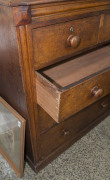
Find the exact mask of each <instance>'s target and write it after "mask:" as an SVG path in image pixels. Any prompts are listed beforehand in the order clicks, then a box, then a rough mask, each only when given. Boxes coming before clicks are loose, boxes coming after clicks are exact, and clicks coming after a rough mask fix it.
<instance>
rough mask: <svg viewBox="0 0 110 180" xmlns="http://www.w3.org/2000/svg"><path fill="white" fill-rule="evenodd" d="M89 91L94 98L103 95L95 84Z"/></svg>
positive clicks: (101, 90)
mask: <svg viewBox="0 0 110 180" xmlns="http://www.w3.org/2000/svg"><path fill="white" fill-rule="evenodd" d="M91 93H92V95H93V96H94V97H95V98H99V97H100V96H102V95H103V89H101V88H98V87H97V86H96V87H94V88H93V89H92V90H91Z"/></svg>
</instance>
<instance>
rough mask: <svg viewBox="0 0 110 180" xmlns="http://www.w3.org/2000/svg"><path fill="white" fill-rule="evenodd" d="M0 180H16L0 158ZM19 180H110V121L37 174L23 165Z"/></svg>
mask: <svg viewBox="0 0 110 180" xmlns="http://www.w3.org/2000/svg"><path fill="white" fill-rule="evenodd" d="M0 180H19V178H18V177H17V176H16V174H15V173H14V172H13V171H12V170H11V169H10V167H9V165H8V164H7V163H6V161H5V160H4V159H3V158H2V157H1V156H0ZM22 180H110V117H108V118H106V119H105V120H104V121H103V122H102V123H100V124H99V125H98V126H97V127H95V128H94V129H93V130H92V131H90V132H89V133H88V134H87V135H86V136H84V137H83V138H82V139H80V140H79V141H78V142H76V143H75V144H74V145H73V146H72V147H71V148H69V149H68V150H67V151H66V152H64V153H63V154H62V155H60V156H59V157H58V158H57V159H56V160H55V161H53V162H52V163H51V164H49V165H48V166H47V167H46V168H45V169H43V170H42V171H41V172H39V173H38V174H35V173H34V172H33V171H32V170H31V168H30V167H29V166H28V164H27V163H26V165H25V171H24V177H23V178H22Z"/></svg>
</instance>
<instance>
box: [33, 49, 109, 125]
mask: <svg viewBox="0 0 110 180" xmlns="http://www.w3.org/2000/svg"><path fill="white" fill-rule="evenodd" d="M36 83H37V103H38V104H39V105H40V106H41V107H42V108H43V109H44V110H45V111H46V112H47V113H48V114H49V115H50V116H51V117H52V118H53V119H54V120H55V121H56V122H61V121H63V120H64V119H66V118H68V117H69V116H71V115H73V114H75V113H77V112H78V111H80V110H82V109H83V108H85V107H87V106H88V105H90V104H92V103H94V102H95V101H97V100H99V99H100V98H102V97H104V96H105V95H107V94H109V93H110V47H109V46H106V47H103V48H100V49H98V50H96V51H94V52H90V53H88V54H85V55H83V56H80V57H77V58H75V59H72V60H70V61H67V62H64V63H61V64H58V65H56V66H53V67H50V68H48V69H43V70H40V71H39V72H36Z"/></svg>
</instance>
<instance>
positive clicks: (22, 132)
mask: <svg viewBox="0 0 110 180" xmlns="http://www.w3.org/2000/svg"><path fill="white" fill-rule="evenodd" d="M0 102H1V103H2V104H3V105H4V106H5V107H6V108H7V109H8V110H9V111H10V112H11V113H12V114H13V115H14V116H15V117H16V118H17V119H18V120H19V121H20V122H21V127H20V166H19V168H18V167H17V166H16V165H15V164H14V162H13V161H12V160H11V159H10V158H9V157H8V155H7V154H6V153H5V152H4V150H3V149H2V148H1V147H0V153H1V155H2V156H3V157H4V158H5V159H6V161H7V162H8V163H9V165H10V166H11V167H12V169H13V170H14V171H15V172H16V174H17V175H18V176H19V177H20V178H21V177H22V176H23V164H24V142H25V124H26V121H25V119H24V118H23V117H22V116H21V115H19V114H18V113H17V112H16V111H15V110H14V109H13V108H12V107H11V106H10V105H9V104H8V103H7V102H6V101H5V100H4V99H3V98H2V97H0Z"/></svg>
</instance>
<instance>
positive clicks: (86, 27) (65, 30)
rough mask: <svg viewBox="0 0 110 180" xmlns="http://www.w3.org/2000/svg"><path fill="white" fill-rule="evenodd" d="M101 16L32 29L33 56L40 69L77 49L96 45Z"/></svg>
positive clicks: (36, 65)
mask: <svg viewBox="0 0 110 180" xmlns="http://www.w3.org/2000/svg"><path fill="white" fill-rule="evenodd" d="M99 22H100V17H99V16H94V17H88V18H84V19H79V20H74V21H68V22H65V23H60V24H55V25H50V26H46V27H41V28H37V29H33V30H32V39H33V40H32V42H33V45H32V46H33V58H34V64H35V68H36V69H40V68H42V67H45V66H47V65H49V64H52V63H54V62H58V61H59V60H60V59H61V58H62V59H63V58H64V57H67V56H71V55H72V54H74V53H75V52H76V51H79V50H81V49H85V48H87V47H89V46H92V45H95V44H96V43H97V38H98V30H99Z"/></svg>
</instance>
